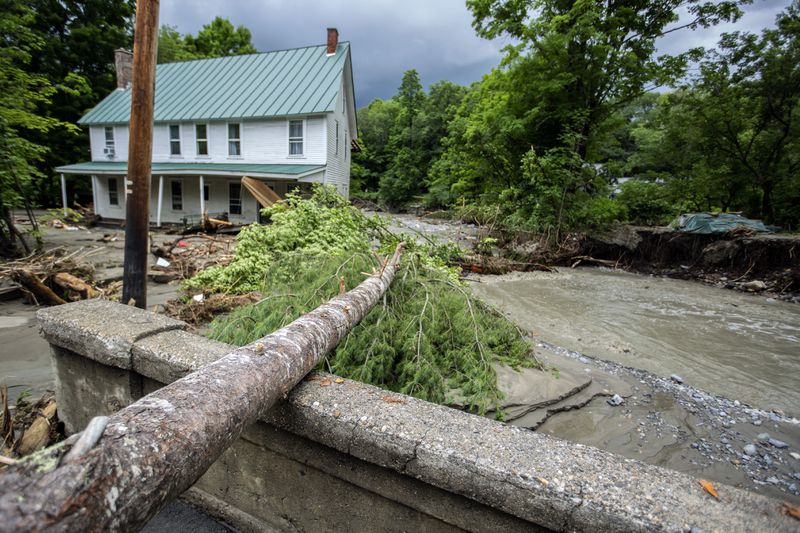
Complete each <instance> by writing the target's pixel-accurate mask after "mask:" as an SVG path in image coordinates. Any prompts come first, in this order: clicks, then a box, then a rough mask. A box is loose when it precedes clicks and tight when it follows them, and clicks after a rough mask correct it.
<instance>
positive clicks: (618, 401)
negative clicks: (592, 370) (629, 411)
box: [606, 394, 625, 407]
mask: <svg viewBox="0 0 800 533" xmlns="http://www.w3.org/2000/svg"><path fill="white" fill-rule="evenodd" d="M606 402H608V405H611V406H613V407H616V406H618V405H622V404H623V403H624V402H625V400H623V399H622V396H620V395H619V394H615V395H614V396H612V397H611V398H609V399H608V400H606Z"/></svg>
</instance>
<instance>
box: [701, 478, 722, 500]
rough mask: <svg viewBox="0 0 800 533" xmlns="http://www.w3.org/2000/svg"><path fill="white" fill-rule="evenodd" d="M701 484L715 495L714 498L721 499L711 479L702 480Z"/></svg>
mask: <svg viewBox="0 0 800 533" xmlns="http://www.w3.org/2000/svg"><path fill="white" fill-rule="evenodd" d="M700 486H701V487H703V490H704V491H706V492H707V493H709V494H710V495H712V496H713V497H714V499H716V500H719V494H718V493H717V489H715V488H714V484H713V483H711V482H710V481H707V480H705V479H701V480H700Z"/></svg>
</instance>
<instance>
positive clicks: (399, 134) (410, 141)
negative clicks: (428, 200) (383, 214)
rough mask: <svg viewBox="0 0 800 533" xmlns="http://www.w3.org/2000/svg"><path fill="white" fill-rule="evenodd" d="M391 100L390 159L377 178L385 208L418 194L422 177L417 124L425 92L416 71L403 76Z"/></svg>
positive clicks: (420, 132)
mask: <svg viewBox="0 0 800 533" xmlns="http://www.w3.org/2000/svg"><path fill="white" fill-rule="evenodd" d="M395 100H396V101H397V106H398V110H397V116H396V117H395V121H394V125H393V127H392V133H391V136H390V138H389V147H390V148H389V149H390V150H391V151H392V152H393V153H394V156H393V158H392V160H391V162H390V163H389V167H388V169H387V170H386V172H385V173H384V174H383V176H381V179H380V195H381V198H382V199H383V200H384V201H385V202H387V203H388V204H389V205H400V204H402V203H404V202H406V201H408V200H409V199H410V198H411V197H413V196H414V195H416V194H418V193H419V192H421V191H422V186H423V182H424V178H425V171H424V170H425V169H424V168H423V156H422V153H421V152H422V148H423V146H422V127H421V124H419V122H418V118H419V116H420V114H421V112H422V107H423V105H424V104H425V92H424V91H423V90H422V84H421V83H420V81H419V74H417V71H416V70H408V71H406V72H405V74H403V80H402V81H401V83H400V87H399V89H398V91H397V95H396V96H395Z"/></svg>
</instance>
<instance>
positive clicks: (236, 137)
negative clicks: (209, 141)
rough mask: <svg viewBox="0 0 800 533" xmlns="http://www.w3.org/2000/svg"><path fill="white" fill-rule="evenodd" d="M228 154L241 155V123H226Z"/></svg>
mask: <svg viewBox="0 0 800 533" xmlns="http://www.w3.org/2000/svg"><path fill="white" fill-rule="evenodd" d="M228 155H231V156H237V157H238V156H240V155H242V137H241V124H228Z"/></svg>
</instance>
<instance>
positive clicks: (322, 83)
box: [78, 42, 350, 124]
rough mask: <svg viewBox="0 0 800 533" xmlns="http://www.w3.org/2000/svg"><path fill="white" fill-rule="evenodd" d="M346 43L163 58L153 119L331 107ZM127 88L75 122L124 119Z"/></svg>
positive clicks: (266, 113)
mask: <svg viewBox="0 0 800 533" xmlns="http://www.w3.org/2000/svg"><path fill="white" fill-rule="evenodd" d="M349 53H350V45H349V43H346V42H344V43H341V44H339V46H338V47H337V49H336V53H335V54H334V55H332V56H330V57H328V55H327V54H326V47H325V46H310V47H306V48H295V49H292V50H280V51H277V52H266V53H262V54H249V55H242V56H230V57H218V58H214V59H198V60H195V61H183V62H180V63H165V64H162V65H158V66H157V67H156V96H155V110H154V114H153V119H154V121H155V122H167V121H170V122H176V121H184V120H185V121H196V120H225V119H247V118H261V117H274V116H287V115H305V114H311V113H325V112H329V111H333V110H334V108H335V102H336V96H337V94H338V92H339V82H340V80H341V75H342V71H343V69H344V65H345V62H346V59H347V57H348V55H349ZM130 111H131V89H130V88H128V89H124V90H123V89H117V90H115V91H114V92H112V93H111V94H109V95H108V96H107V97H106V98H105V99H104V100H103V101H101V102H100V103H99V104H97V105H96V106H95V107H94V109H92V110H91V111H89V112H88V113H86V114H85V115H84V116H83V117H82V118H81V119H80V120H79V121H78V123H79V124H126V123H127V122H128V121H129V119H130Z"/></svg>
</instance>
